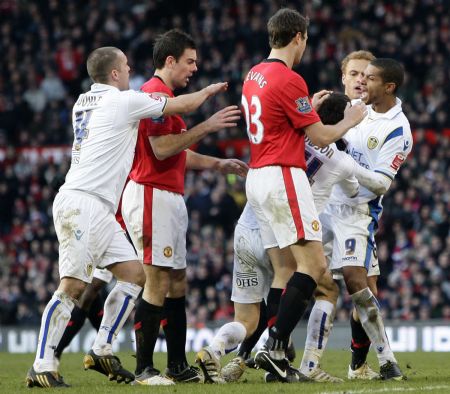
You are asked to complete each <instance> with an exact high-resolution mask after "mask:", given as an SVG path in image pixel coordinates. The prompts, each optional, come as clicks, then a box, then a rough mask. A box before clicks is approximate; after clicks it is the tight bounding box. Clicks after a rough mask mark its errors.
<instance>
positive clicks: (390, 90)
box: [385, 82, 396, 94]
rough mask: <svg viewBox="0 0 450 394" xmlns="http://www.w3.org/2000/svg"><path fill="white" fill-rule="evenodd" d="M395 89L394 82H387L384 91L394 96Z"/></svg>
mask: <svg viewBox="0 0 450 394" xmlns="http://www.w3.org/2000/svg"><path fill="white" fill-rule="evenodd" d="M395 88H396V85H395V82H387V83H386V84H385V89H386V90H385V91H386V93H387V94H394V92H395Z"/></svg>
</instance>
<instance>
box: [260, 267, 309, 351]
mask: <svg viewBox="0 0 450 394" xmlns="http://www.w3.org/2000/svg"><path fill="white" fill-rule="evenodd" d="M316 287H317V284H316V282H315V281H314V279H313V278H311V277H310V276H309V275H307V274H304V273H301V272H294V274H293V275H292V277H291V279H289V282H288V283H287V286H286V290H285V291H284V292H283V295H282V296H281V300H280V307H279V308H278V315H277V321H276V323H275V325H274V326H273V327H272V328H271V329H270V331H269V339H271V338H272V340H270V341H268V343H267V345H268V346H267V347H268V348H269V350H286V348H287V346H288V343H289V336H290V335H291V332H292V330H293V329H294V328H295V326H296V325H297V323H298V321H299V320H300V318H301V317H302V315H303V313H304V312H305V310H306V308H307V307H308V304H309V301H310V300H311V297H312V296H313V293H314V290H315V289H316ZM269 345H270V346H269Z"/></svg>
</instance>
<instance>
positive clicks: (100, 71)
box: [86, 47, 120, 83]
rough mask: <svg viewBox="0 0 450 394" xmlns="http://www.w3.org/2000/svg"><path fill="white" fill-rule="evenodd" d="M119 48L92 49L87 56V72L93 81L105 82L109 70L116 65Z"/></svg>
mask: <svg viewBox="0 0 450 394" xmlns="http://www.w3.org/2000/svg"><path fill="white" fill-rule="evenodd" d="M119 53H120V49H119V48H116V47H101V48H97V49H94V50H93V51H92V52H91V53H90V54H89V56H88V59H87V62H86V67H87V72H88V74H89V76H90V77H91V79H92V80H93V81H94V82H98V83H106V82H108V77H109V74H110V73H111V71H112V70H113V69H114V68H115V67H116V65H117V59H118V57H119Z"/></svg>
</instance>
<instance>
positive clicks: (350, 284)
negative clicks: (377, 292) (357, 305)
mask: <svg viewBox="0 0 450 394" xmlns="http://www.w3.org/2000/svg"><path fill="white" fill-rule="evenodd" d="M342 272H343V274H344V281H345V285H346V286H347V290H348V292H349V294H355V293H357V292H358V291H361V290H363V289H365V288H366V287H367V286H368V285H367V271H366V269H365V268H363V267H344V268H343V270H342Z"/></svg>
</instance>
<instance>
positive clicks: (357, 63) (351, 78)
mask: <svg viewBox="0 0 450 394" xmlns="http://www.w3.org/2000/svg"><path fill="white" fill-rule="evenodd" d="M368 64H369V61H368V60H364V59H352V60H350V61H349V62H348V63H347V67H346V68H345V72H344V74H342V84H343V85H344V89H345V94H346V95H347V96H348V97H350V100H355V99H359V98H361V95H362V93H363V92H364V87H363V86H362V85H361V83H360V79H361V77H362V75H363V73H364V70H365V69H366V67H367V66H368Z"/></svg>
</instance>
